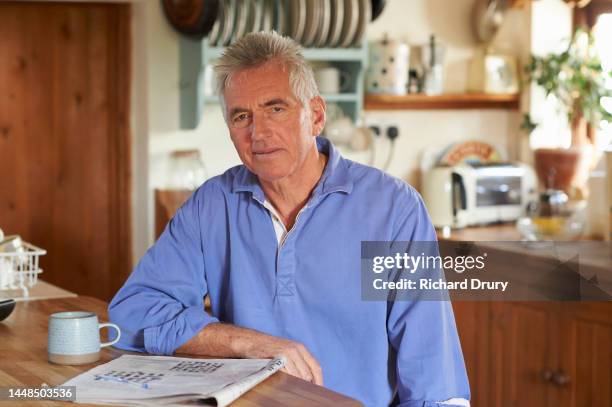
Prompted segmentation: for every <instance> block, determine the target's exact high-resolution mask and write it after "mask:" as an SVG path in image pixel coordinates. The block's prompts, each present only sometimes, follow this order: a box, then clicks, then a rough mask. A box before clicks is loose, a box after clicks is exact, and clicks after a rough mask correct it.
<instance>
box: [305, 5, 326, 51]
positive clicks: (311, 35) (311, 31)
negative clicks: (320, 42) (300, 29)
mask: <svg viewBox="0 0 612 407" xmlns="http://www.w3.org/2000/svg"><path fill="white" fill-rule="evenodd" d="M320 9H321V4H320V0H310V1H308V2H307V3H306V25H305V27H304V35H303V37H302V45H304V46H305V47H310V46H311V45H312V43H313V42H314V40H315V37H316V35H317V29H318V28H319V22H320V20H319V19H320V13H319V10H320Z"/></svg>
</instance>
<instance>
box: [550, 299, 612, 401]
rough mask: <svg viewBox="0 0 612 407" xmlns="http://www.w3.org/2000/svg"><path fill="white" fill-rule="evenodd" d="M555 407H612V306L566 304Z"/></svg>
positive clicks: (600, 303) (555, 379) (555, 381)
mask: <svg viewBox="0 0 612 407" xmlns="http://www.w3.org/2000/svg"><path fill="white" fill-rule="evenodd" d="M562 315H563V318H562V321H563V323H562V329H561V330H560V332H559V334H560V342H561V344H562V346H561V348H560V366H559V369H558V370H557V372H556V377H555V378H554V380H553V382H552V384H553V386H554V387H555V390H556V391H555V398H556V402H555V406H563V407H582V406H589V407H609V406H612V303H610V302H585V303H566V304H563V314H562Z"/></svg>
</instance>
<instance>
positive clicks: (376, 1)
mask: <svg viewBox="0 0 612 407" xmlns="http://www.w3.org/2000/svg"><path fill="white" fill-rule="evenodd" d="M385 3H386V0H372V1H371V6H372V17H371V20H370V21H374V20H376V19H377V18H378V16H380V14H381V13H382V12H383V10H384V8H385Z"/></svg>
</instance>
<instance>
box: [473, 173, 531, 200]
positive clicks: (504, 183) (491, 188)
mask: <svg viewBox="0 0 612 407" xmlns="http://www.w3.org/2000/svg"><path fill="white" fill-rule="evenodd" d="M521 182H522V177H521V176H519V175H516V176H514V175H489V176H479V177H478V178H477V179H476V206H477V207H482V206H507V205H521V194H522V193H521V191H522V189H521Z"/></svg>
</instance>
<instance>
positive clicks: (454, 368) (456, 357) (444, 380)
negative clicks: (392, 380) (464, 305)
mask: <svg viewBox="0 0 612 407" xmlns="http://www.w3.org/2000/svg"><path fill="white" fill-rule="evenodd" d="M411 192H412V194H413V195H414V199H412V200H411V202H408V205H407V206H408V208H407V211H406V213H405V215H404V216H403V220H402V221H401V222H400V225H399V226H400V227H399V231H398V234H397V236H396V239H395V240H396V241H407V242H425V241H426V242H429V241H431V242H432V246H431V251H432V252H433V251H435V254H438V250H437V246H433V245H434V243H433V242H435V241H436V240H437V239H436V233H435V229H434V228H433V226H432V224H431V221H430V219H429V215H428V214H427V211H426V209H425V206H424V204H423V202H422V200H421V198H420V196H418V194H417V193H416V192H415V191H413V190H412V191H411ZM416 246H419V248H418V249H415V251H417V252H418V253H409V254H410V255H413V256H419V255H421V252H422V250H423V248H424V247H425V246H424V245H423V244H416ZM428 247H429V246H428ZM428 250H429V249H427V248H425V251H428ZM409 251H410V249H409ZM428 254H434V253H428ZM419 272H421V271H417V273H419ZM437 272H438V273H440V275H438V276H433V275H429V276H427V277H429V278H433V279H437V278H438V277H443V273H441V270H438V271H437ZM423 277H424V276H423ZM387 334H388V336H389V342H390V344H391V346H392V347H393V349H394V350H395V352H396V354H397V359H396V374H397V382H398V395H399V400H400V404H399V407H416V406H418V407H422V406H428V405H432V406H434V405H435V406H438V405H440V406H442V405H444V406H446V405H448V406H449V407H450V406H469V399H470V388H469V383H468V378H467V373H466V370H465V363H464V360H463V353H462V351H461V344H460V342H459V336H458V334H457V328H456V326H455V318H454V315H453V309H452V306H451V302H450V300H444V299H437V300H436V299H422V300H418V299H417V300H415V299H411V300H410V299H409V300H397V301H394V302H390V303H389V312H388V317H387ZM429 403H431V404H429Z"/></svg>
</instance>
